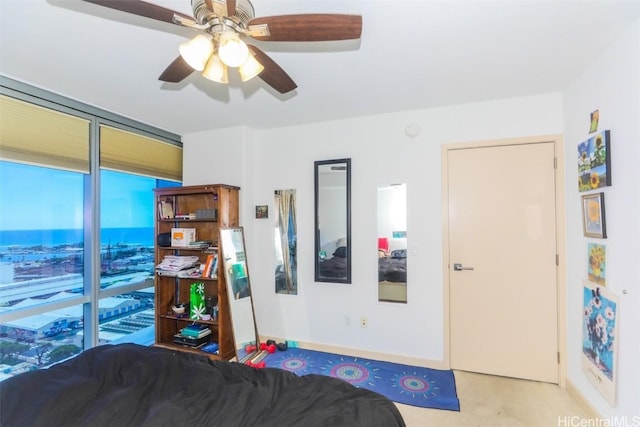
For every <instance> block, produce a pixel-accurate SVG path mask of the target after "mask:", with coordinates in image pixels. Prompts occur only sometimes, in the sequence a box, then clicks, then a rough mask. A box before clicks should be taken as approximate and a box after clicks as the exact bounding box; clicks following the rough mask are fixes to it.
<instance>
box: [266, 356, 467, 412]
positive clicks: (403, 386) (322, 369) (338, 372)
mask: <svg viewBox="0 0 640 427" xmlns="http://www.w3.org/2000/svg"><path fill="white" fill-rule="evenodd" d="M264 361H265V364H266V366H267V367H269V368H280V369H285V370H287V371H291V372H293V373H295V374H297V375H307V374H320V375H327V376H330V377H334V378H340V379H342V380H344V381H347V382H349V383H351V384H352V385H354V386H356V387H360V388H366V389H369V390H372V391H375V392H378V393H380V394H382V395H383V396H386V397H387V398H389V399H391V400H393V401H394V402H398V403H404V404H407V405H413V406H419V407H422V408H434V409H447V410H451V411H459V410H460V401H459V400H458V396H457V394H456V383H455V378H454V376H453V372H452V371H451V370H438V369H429V368H422V367H418V366H409V365H401V364H398V363H390V362H382V361H378V360H370V359H363V358H361V357H352V356H344V355H340V354H333V353H324V352H321V351H314V350H305V349H301V348H291V347H290V348H289V349H288V350H287V351H283V352H281V351H277V352H275V353H273V354H270V355H268V356H267V357H266V358H265V359H264Z"/></svg>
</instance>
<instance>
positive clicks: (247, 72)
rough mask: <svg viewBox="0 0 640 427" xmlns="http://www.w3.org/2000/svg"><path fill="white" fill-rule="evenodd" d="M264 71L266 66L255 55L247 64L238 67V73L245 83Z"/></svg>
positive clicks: (248, 59)
mask: <svg viewBox="0 0 640 427" xmlns="http://www.w3.org/2000/svg"><path fill="white" fill-rule="evenodd" d="M262 70H264V66H263V65H262V64H261V63H259V62H258V60H257V59H256V58H255V56H253V55H249V57H248V58H247V60H246V61H245V63H244V64H242V65H241V66H240V67H238V72H239V73H240V78H241V79H242V81H243V82H246V81H247V80H251V79H252V78H254V77H255V76H257V75H258V74H260V73H261V72H262Z"/></svg>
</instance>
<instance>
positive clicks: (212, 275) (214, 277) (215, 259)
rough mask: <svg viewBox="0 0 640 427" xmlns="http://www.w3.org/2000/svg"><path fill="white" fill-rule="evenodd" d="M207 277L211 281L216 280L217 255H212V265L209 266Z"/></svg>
mask: <svg viewBox="0 0 640 427" xmlns="http://www.w3.org/2000/svg"><path fill="white" fill-rule="evenodd" d="M209 277H210V278H212V279H217V278H218V254H214V255H213V265H212V266H211V271H210V272H209Z"/></svg>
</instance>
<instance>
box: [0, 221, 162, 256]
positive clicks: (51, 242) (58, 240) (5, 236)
mask: <svg viewBox="0 0 640 427" xmlns="http://www.w3.org/2000/svg"><path fill="white" fill-rule="evenodd" d="M82 241H83V236H82V229H53V230H0V250H6V248H7V247H10V246H19V247H21V248H27V247H32V246H48V247H54V246H62V245H73V246H77V245H79V244H81V243H82ZM153 242H154V228H153V227H135V228H103V229H102V230H101V233H100V244H101V246H106V245H118V244H129V245H130V244H136V245H138V246H153Z"/></svg>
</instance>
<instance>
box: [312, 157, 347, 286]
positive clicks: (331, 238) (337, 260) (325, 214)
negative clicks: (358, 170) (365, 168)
mask: <svg viewBox="0 0 640 427" xmlns="http://www.w3.org/2000/svg"><path fill="white" fill-rule="evenodd" d="M315 214H316V217H315V234H316V236H315V280H316V282H332V283H351V159H336V160H321V161H316V162H315Z"/></svg>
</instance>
